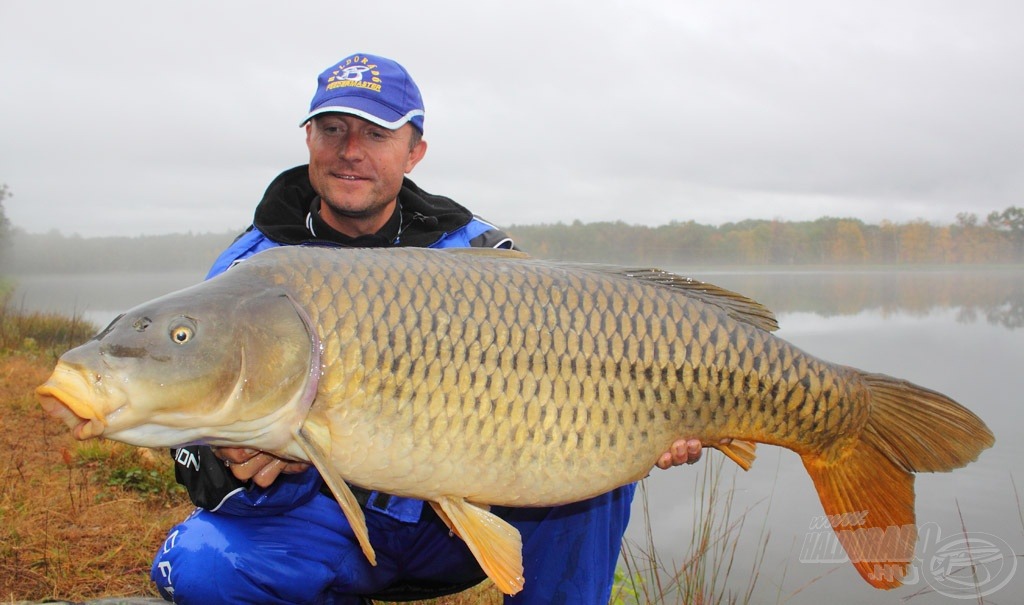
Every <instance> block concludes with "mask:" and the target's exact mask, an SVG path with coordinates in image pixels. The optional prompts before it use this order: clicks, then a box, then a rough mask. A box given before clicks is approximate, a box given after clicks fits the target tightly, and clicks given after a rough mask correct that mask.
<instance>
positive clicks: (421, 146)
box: [405, 139, 427, 174]
mask: <svg viewBox="0 0 1024 605" xmlns="http://www.w3.org/2000/svg"><path fill="white" fill-rule="evenodd" d="M425 155H427V142H426V141H424V140H423V139H420V140H419V141H418V142H417V143H416V144H415V145H413V147H412V149H410V150H409V159H408V160H406V162H405V173H406V174H409V173H410V172H412V169H413V168H415V167H416V164H419V163H420V160H422V159H423V156H425Z"/></svg>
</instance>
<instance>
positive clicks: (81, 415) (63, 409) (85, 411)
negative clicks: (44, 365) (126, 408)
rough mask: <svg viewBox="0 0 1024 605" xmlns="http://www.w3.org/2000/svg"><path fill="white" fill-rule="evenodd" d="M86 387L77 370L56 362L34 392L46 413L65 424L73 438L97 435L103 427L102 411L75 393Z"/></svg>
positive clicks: (82, 438)
mask: <svg viewBox="0 0 1024 605" xmlns="http://www.w3.org/2000/svg"><path fill="white" fill-rule="evenodd" d="M86 391H88V384H87V381H86V379H85V378H84V377H83V376H82V375H81V374H80V373H79V372H76V371H74V370H73V369H71V368H68V367H66V366H63V365H58V366H57V368H56V369H55V370H54V371H53V374H52V375H51V376H50V378H49V380H47V381H46V382H45V383H43V384H42V385H40V386H38V387H36V392H35V394H36V399H37V400H38V401H39V405H40V406H42V408H43V410H44V411H45V412H46V413H47V414H49V415H50V416H52V417H54V418H57V419H58V420H60V421H62V422H63V423H64V424H66V425H67V427H68V428H69V429H71V432H72V434H73V435H74V436H75V438H76V439H79V440H85V439H91V438H92V437H99V436H100V435H102V434H103V431H104V430H105V429H106V428H107V419H106V417H104V415H103V413H102V412H101V411H99V410H97V409H96V408H95V406H93V405H90V404H89V403H87V402H86V401H85V400H84V399H83V398H81V397H79V396H78V395H76V394H75V393H76V392H86Z"/></svg>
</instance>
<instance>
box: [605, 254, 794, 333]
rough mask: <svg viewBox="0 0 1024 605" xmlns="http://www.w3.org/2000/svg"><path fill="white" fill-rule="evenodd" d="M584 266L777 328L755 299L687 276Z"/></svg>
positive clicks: (754, 323)
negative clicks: (656, 285) (653, 285)
mask: <svg viewBox="0 0 1024 605" xmlns="http://www.w3.org/2000/svg"><path fill="white" fill-rule="evenodd" d="M587 266H588V267H589V268H590V269H598V270H600V271H604V272H607V273H613V274H615V275H622V276H623V277H628V278H631V279H639V280H642V281H645V282H648V283H652V284H658V285H659V286H665V287H667V288H673V289H676V290H680V291H682V292H683V293H685V294H686V295H687V296H689V297H690V298H696V299H697V300H699V301H701V302H704V303H707V304H709V305H714V306H716V307H719V308H721V309H722V310H724V311H725V312H726V314H727V315H728V316H729V317H731V318H732V319H735V320H736V321H741V322H743V323H747V324H750V325H752V326H754V327H757V328H760V329H762V330H766V331H768V332H774V331H775V330H778V329H779V322H778V321H777V320H776V319H775V313H772V311H771V309H769V308H768V307H765V306H764V305H762V304H761V303H759V302H757V301H756V300H753V299H751V298H747V297H746V296H743V295H742V294H737V293H736V292H733V291H732V290H726V289H725V288H723V287H721V286H716V285H714V284H709V283H707V282H702V281H700V280H697V279H693V278H691V277H683V276H682V275H676V274H675V273H671V272H669V271H665V270H663V269H654V268H650V269H627V268H624V267H614V266H608V265H587Z"/></svg>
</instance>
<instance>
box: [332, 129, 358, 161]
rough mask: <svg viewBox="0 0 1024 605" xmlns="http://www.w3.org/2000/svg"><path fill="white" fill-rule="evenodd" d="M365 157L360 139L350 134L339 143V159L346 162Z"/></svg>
mask: <svg viewBox="0 0 1024 605" xmlns="http://www.w3.org/2000/svg"><path fill="white" fill-rule="evenodd" d="M362 155H363V147H362V145H360V143H359V137H357V136H355V135H352V134H348V135H345V136H343V137H342V138H341V140H340V141H338V157H340V158H342V159H346V160H356V159H359V158H361V157H362Z"/></svg>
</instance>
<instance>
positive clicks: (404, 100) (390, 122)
mask: <svg viewBox="0 0 1024 605" xmlns="http://www.w3.org/2000/svg"><path fill="white" fill-rule="evenodd" d="M322 113H347V114H351V115H354V116H358V117H360V118H363V119H364V120H368V121H370V122H373V123H374V124H377V125H378V126H383V127H384V128H387V129H389V130H397V129H399V128H401V127H402V125H404V124H405V123H406V122H411V123H412V125H413V126H415V127H416V128H417V129H418V130H419V131H420V132H421V133H422V132H423V97H421V96H420V89H419V88H418V87H417V86H416V83H415V82H413V81H412V76H410V75H409V72H407V71H406V70H405V68H404V67H402V66H401V65H399V64H398V63H396V62H394V61H392V60H391V59H385V58H384V57H378V56H375V55H367V54H363V53H358V54H355V55H352V56H350V57H346V58H345V59H342V60H341V61H340V62H338V63H336V64H334V65H332V66H331V67H328V68H327V69H326V70H324V72H323V73H322V74H320V77H319V78H317V83H316V93H315V94H314V95H313V100H312V101H310V103H309V114H307V115H306V117H305V118H304V119H303V120H302V125H305V124H306V122H309V121H310V120H312V119H313V117H315V116H318V115H320V114H322Z"/></svg>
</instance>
